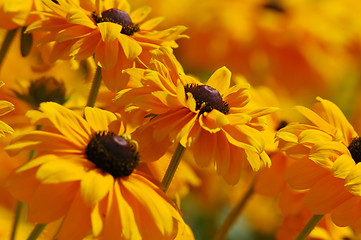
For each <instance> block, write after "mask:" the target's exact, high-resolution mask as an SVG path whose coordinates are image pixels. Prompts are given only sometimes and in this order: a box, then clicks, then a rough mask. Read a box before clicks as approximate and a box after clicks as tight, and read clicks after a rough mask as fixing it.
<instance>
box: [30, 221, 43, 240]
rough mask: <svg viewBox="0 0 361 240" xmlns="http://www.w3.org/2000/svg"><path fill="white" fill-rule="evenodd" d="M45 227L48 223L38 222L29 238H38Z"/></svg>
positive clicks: (34, 239)
mask: <svg viewBox="0 0 361 240" xmlns="http://www.w3.org/2000/svg"><path fill="white" fill-rule="evenodd" d="M45 227H46V224H43V223H38V224H36V225H35V227H34V229H33V231H32V232H31V233H30V235H29V237H28V238H27V240H36V239H37V238H38V237H39V235H40V234H41V232H42V231H43V230H44V228H45Z"/></svg>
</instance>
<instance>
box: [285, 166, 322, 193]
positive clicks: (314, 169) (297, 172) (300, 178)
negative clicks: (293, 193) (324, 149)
mask: <svg viewBox="0 0 361 240" xmlns="http://www.w3.org/2000/svg"><path fill="white" fill-rule="evenodd" d="M327 174H328V171H327V170H326V169H323V168H320V167H318V166H317V165H316V163H314V162H313V161H311V160H309V159H300V160H297V161H296V162H294V163H293V164H291V165H290V166H289V167H288V168H287V171H286V174H285V179H286V181H287V183H289V184H290V185H291V187H292V188H295V189H299V190H303V189H308V188H311V187H312V186H313V185H314V184H315V183H316V182H317V181H318V180H319V179H321V178H323V177H325V176H326V175H327Z"/></svg>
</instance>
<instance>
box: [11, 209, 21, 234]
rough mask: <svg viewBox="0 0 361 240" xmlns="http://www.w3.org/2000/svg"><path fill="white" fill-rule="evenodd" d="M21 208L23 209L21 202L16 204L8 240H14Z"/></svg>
mask: <svg viewBox="0 0 361 240" xmlns="http://www.w3.org/2000/svg"><path fill="white" fill-rule="evenodd" d="M22 208H23V203H22V202H18V204H17V205H16V210H15V218H14V224H13V230H12V232H11V237H10V240H14V239H15V235H16V230H17V228H18V225H19V220H20V214H21V210H22Z"/></svg>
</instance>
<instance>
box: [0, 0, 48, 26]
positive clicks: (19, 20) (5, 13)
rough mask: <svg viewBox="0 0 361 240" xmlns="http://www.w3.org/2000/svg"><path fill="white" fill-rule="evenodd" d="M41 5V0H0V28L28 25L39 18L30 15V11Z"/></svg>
mask: <svg viewBox="0 0 361 240" xmlns="http://www.w3.org/2000/svg"><path fill="white" fill-rule="evenodd" d="M41 5H42V4H41V0H28V1H21V0H13V1H7V0H1V1H0V28H3V29H7V30H10V29H14V28H17V27H19V26H20V27H22V26H27V25H29V24H30V23H31V22H34V21H35V20H37V19H39V17H38V16H36V15H32V14H31V11H34V10H39V7H41Z"/></svg>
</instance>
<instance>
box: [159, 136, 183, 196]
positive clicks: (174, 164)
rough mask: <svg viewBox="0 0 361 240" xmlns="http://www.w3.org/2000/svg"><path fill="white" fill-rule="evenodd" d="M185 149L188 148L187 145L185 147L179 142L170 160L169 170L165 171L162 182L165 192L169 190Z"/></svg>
mask: <svg viewBox="0 0 361 240" xmlns="http://www.w3.org/2000/svg"><path fill="white" fill-rule="evenodd" d="M185 150H186V149H185V147H183V146H182V145H181V144H180V143H178V146H177V148H176V150H175V152H174V154H173V157H172V160H171V161H170V163H169V166H168V168H167V171H166V172H165V174H164V177H163V180H162V184H163V186H164V189H163V192H165V193H166V192H167V191H168V188H169V185H170V183H171V182H172V179H173V176H174V174H175V171H176V170H177V168H178V165H179V162H180V160H181V158H182V156H183V153H184V151H185Z"/></svg>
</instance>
